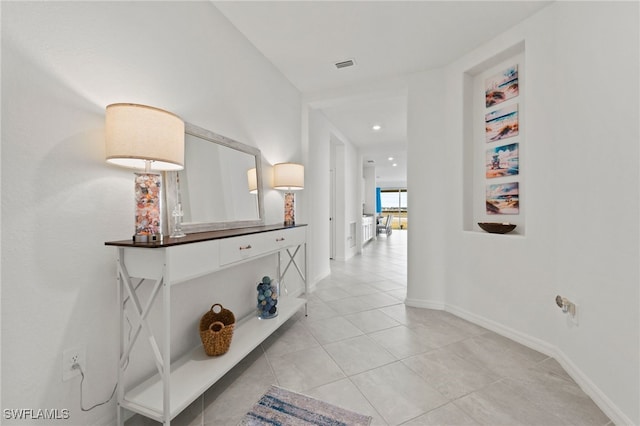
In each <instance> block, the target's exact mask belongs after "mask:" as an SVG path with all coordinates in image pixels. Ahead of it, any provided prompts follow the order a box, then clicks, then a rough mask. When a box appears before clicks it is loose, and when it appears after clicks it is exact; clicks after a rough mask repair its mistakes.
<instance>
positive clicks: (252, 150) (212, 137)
mask: <svg viewBox="0 0 640 426" xmlns="http://www.w3.org/2000/svg"><path fill="white" fill-rule="evenodd" d="M184 132H185V134H187V135H191V136H195V137H198V138H200V139H204V140H207V141H209V142H211V143H215V144H218V145H222V146H225V147H227V148H231V149H235V150H237V151H241V152H244V153H246V154H249V155H252V156H254V158H255V164H256V177H257V182H258V193H257V194H256V195H257V198H258V200H257V201H258V214H259V218H258V219H256V220H237V221H233V220H232V221H223V222H190V223H183V224H182V230H183V231H184V233H185V234H193V233H196V232H207V231H217V230H221V229H236V228H248V227H252V226H263V225H264V191H263V188H264V187H263V185H262V153H261V152H260V150H259V149H258V148H256V147H253V146H249V145H245V144H243V143H241V142H238V141H236V140H233V139H230V138H228V137H226V136H222V135H219V134H217V133H214V132H212V131H210V130H207V129H203V128H202V127H199V126H196V125H195V124H191V123H186V122H185V123H184ZM163 173H164V181H165V201H166V202H165V206H166V208H165V209H164V210H165V212H164V214H163V215H162V216H163V217H162V219H163V220H164V223H166V224H167V226H166V227H163V228H166V230H167V231H168V232H167V233H166V236H170V235H171V233H172V232H173V230H174V227H175V224H174V221H173V217H172V216H171V213H172V211H173V206H175V205H176V202H177V193H178V188H177V185H178V184H177V176H178V172H177V171H176V172H163ZM248 191H249V189H248V188H247V192H248Z"/></svg>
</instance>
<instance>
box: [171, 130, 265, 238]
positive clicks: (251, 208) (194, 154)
mask: <svg viewBox="0 0 640 426" xmlns="http://www.w3.org/2000/svg"><path fill="white" fill-rule="evenodd" d="M184 157H185V158H184V160H185V167H184V170H180V171H178V172H166V173H165V187H166V192H165V193H166V208H165V209H164V210H165V214H164V221H165V223H166V224H167V231H168V232H167V234H166V235H171V233H172V232H173V229H174V226H175V221H174V217H173V215H172V212H173V210H174V207H175V206H176V205H177V204H178V202H181V203H182V210H183V213H184V216H183V218H182V230H183V231H184V232H185V233H187V234H189V233H194V232H206V231H214V230H218V229H232V228H244V227H249V226H260V225H264V204H263V203H264V201H263V200H264V199H263V191H262V155H261V153H260V150H259V149H258V148H255V147H252V146H249V145H245V144H243V143H240V142H238V141H235V140H233V139H229V138H227V137H224V136H221V135H218V134H216V133H213V132H211V131H209V130H206V129H203V128H201V127H198V126H196V125H193V124H190V123H185V147H184ZM252 169H255V171H250V170H252ZM254 173H255V175H254ZM252 176H255V181H254V183H253V184H252V183H251V180H252ZM254 186H255V187H256V189H255V190H254V191H251V192H250V189H253V187H254ZM250 187H251V188H250Z"/></svg>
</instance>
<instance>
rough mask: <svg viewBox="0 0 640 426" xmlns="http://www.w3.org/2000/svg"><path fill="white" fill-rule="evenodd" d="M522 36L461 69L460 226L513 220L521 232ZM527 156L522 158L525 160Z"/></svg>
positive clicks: (523, 165) (523, 184)
mask: <svg viewBox="0 0 640 426" xmlns="http://www.w3.org/2000/svg"><path fill="white" fill-rule="evenodd" d="M524 48H525V46H524V41H522V42H520V43H518V44H516V45H514V46H512V47H510V48H508V49H505V50H503V51H502V52H500V53H498V54H496V55H494V56H493V57H491V58H489V59H486V60H485V61H483V62H481V63H479V64H477V65H476V66H474V67H472V68H470V69H468V70H467V71H465V72H464V74H463V165H464V167H463V185H464V188H463V203H462V206H463V210H464V211H463V230H464V231H471V232H482V233H485V231H483V230H482V229H481V228H480V227H479V226H478V222H498V223H511V224H515V225H517V226H516V228H515V230H513V231H512V232H511V233H509V234H508V235H525V229H526V227H525V223H526V221H525V217H526V216H525V207H526V202H525V200H526V180H525V176H526V136H525V133H526V120H525V116H526V95H525V91H526V83H525V76H526V69H525V50H524ZM523 160H525V161H523Z"/></svg>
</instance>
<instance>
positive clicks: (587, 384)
mask: <svg viewBox="0 0 640 426" xmlns="http://www.w3.org/2000/svg"><path fill="white" fill-rule="evenodd" d="M405 304H406V305H407V306H413V307H417V308H427V309H440V310H444V311H447V312H450V313H452V314H454V315H456V316H458V317H460V318H463V319H465V320H467V321H470V322H472V323H474V324H476V325H479V326H481V327H484V328H486V329H489V330H491V331H493V332H496V333H498V334H500V335H502V336H504V337H508V338H509V339H511V340H513V341H516V342H518V343H520V344H522V345H524V346H527V347H529V348H531V349H533V350H536V351H538V352H541V353H543V354H545V355H547V356H550V357H552V358H554V359H555V360H556V361H558V363H560V365H561V366H562V368H564V370H565V371H566V372H567V374H569V376H570V377H571V378H572V379H573V380H574V381H575V382H576V383H577V384H578V386H580V388H581V389H582V390H583V391H584V393H586V394H587V395H588V396H589V397H590V398H591V399H592V400H593V402H594V403H595V404H596V405H597V406H598V407H599V408H600V409H601V410H602V411H603V412H604V413H605V414H606V415H607V416H608V417H609V419H611V421H613V423H614V424H616V425H629V426H632V425H634V423H633V421H632V420H631V419H630V418H629V417H628V416H627V415H626V414H624V413H623V412H622V410H620V409H619V408H618V406H617V405H616V404H615V403H614V402H613V401H611V399H609V397H607V395H605V394H604V392H602V390H600V388H599V387H598V386H596V385H595V383H593V382H592V381H591V379H590V378H589V377H588V376H587V375H586V374H584V372H583V371H582V370H580V368H578V366H576V365H575V364H574V363H573V361H571V359H570V358H569V357H568V356H567V355H566V354H565V353H564V352H563V351H562V350H561V349H559V348H558V347H557V346H555V345H552V344H550V343H547V342H545V341H544V340H541V339H538V338H537V337H533V336H530V335H528V334H526V333H522V332H520V331H518V330H515V329H513V328H511V327H507V326H505V325H503V324H500V323H498V322H496V321H493V320H491V319H488V318H485V317H483V316H480V315H477V314H474V313H473V312H469V311H467V310H465V309H462V308H460V307H457V306H454V305H450V304H445V303H442V302H437V301H430V300H423V299H406V300H405Z"/></svg>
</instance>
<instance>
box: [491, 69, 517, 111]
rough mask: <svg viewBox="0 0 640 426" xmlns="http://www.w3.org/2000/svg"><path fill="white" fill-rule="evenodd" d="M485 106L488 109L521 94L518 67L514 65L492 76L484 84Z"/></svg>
mask: <svg viewBox="0 0 640 426" xmlns="http://www.w3.org/2000/svg"><path fill="white" fill-rule="evenodd" d="M484 88H485V91H484V93H485V106H486V107H487V108H489V107H491V106H494V105H498V104H500V103H502V102H504V101H507V100H509V99H511V98H515V97H516V96H518V94H519V93H520V87H519V85H518V65H517V64H516V65H513V66H511V67H509V68H507V69H506V70H504V71H502V72H500V73H498V74H496V75H492V76H491V77H489V78H487V79H486V80H485V83H484Z"/></svg>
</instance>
